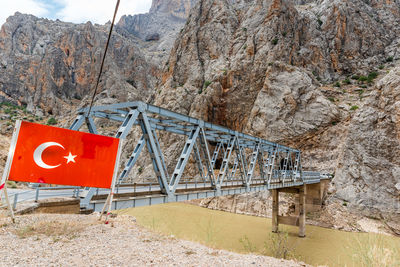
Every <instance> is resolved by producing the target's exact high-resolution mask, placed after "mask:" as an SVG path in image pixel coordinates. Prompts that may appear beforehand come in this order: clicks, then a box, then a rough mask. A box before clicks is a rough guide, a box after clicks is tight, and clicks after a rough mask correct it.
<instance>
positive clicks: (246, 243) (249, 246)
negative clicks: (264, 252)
mask: <svg viewBox="0 0 400 267" xmlns="http://www.w3.org/2000/svg"><path fill="white" fill-rule="evenodd" d="M239 242H240V243H241V244H242V246H243V248H244V250H245V251H246V252H248V253H254V252H256V250H257V247H256V246H255V245H254V244H253V243H252V242H251V241H250V239H249V238H248V237H247V236H246V235H245V236H243V237H241V238H240V239H239Z"/></svg>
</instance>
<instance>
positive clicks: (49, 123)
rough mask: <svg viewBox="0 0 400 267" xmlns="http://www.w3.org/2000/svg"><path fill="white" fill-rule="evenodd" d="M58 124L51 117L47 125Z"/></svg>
mask: <svg viewBox="0 0 400 267" xmlns="http://www.w3.org/2000/svg"><path fill="white" fill-rule="evenodd" d="M56 124H57V120H56V119H55V118H54V117H51V118H50V119H49V120H48V121H47V125H56Z"/></svg>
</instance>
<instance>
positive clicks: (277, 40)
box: [271, 38, 279, 45]
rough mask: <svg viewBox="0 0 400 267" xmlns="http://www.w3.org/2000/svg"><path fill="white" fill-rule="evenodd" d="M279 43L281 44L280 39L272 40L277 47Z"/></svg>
mask: <svg viewBox="0 0 400 267" xmlns="http://www.w3.org/2000/svg"><path fill="white" fill-rule="evenodd" d="M278 42H279V39H278V38H275V39H274V40H272V42H271V43H272V44H273V45H277V44H278Z"/></svg>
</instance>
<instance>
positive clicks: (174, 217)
mask: <svg viewBox="0 0 400 267" xmlns="http://www.w3.org/2000/svg"><path fill="white" fill-rule="evenodd" d="M115 212H116V213H118V214H129V215H133V216H135V217H136V219H137V222H138V223H139V224H140V225H142V226H144V227H146V228H149V229H150V230H152V231H156V232H160V233H162V234H166V235H173V236H174V237H177V238H180V239H186V240H191V241H195V242H199V243H202V244H204V245H206V246H210V247H213V248H217V249H225V250H230V251H234V252H238V253H255V254H262V255H268V256H275V257H282V255H286V257H288V258H295V259H297V260H300V261H304V262H306V263H308V264H313V265H328V266H371V265H373V266H400V265H398V264H399V263H400V255H399V254H400V253H399V251H400V238H396V237H392V236H386V235H377V234H368V233H351V232H344V231H338V230H333V229H327V228H321V227H316V226H310V225H307V226H306V237H305V238H299V237H298V228H297V227H294V226H286V225H282V226H280V230H281V232H280V234H279V235H277V234H273V233H271V229H272V226H271V219H269V218H262V217H255V216H246V215H239V214H233V213H229V212H223V211H216V210H210V209H206V208H201V207H198V206H194V205H190V204H185V203H169V204H163V205H155V206H147V207H140V208H131V209H125V210H119V211H115ZM282 251H286V252H287V253H282ZM372 261H374V262H375V264H372ZM376 263H377V264H376Z"/></svg>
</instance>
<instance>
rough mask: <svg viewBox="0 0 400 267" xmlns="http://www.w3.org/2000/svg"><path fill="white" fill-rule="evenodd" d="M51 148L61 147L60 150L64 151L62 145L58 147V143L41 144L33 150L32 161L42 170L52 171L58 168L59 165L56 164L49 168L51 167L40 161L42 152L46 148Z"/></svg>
mask: <svg viewBox="0 0 400 267" xmlns="http://www.w3.org/2000/svg"><path fill="white" fill-rule="evenodd" d="M51 146H58V147H62V149H65V148H64V147H63V146H62V145H60V144H59V143H56V142H47V143H43V144H41V145H40V146H38V147H37V148H36V149H35V152H33V160H34V161H35V163H36V164H37V165H38V166H39V167H41V168H43V169H54V168H57V167H58V166H60V165H61V164H58V165H56V166H51V165H47V164H46V163H44V162H43V159H42V153H43V151H45V149H46V148H48V147H51Z"/></svg>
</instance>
